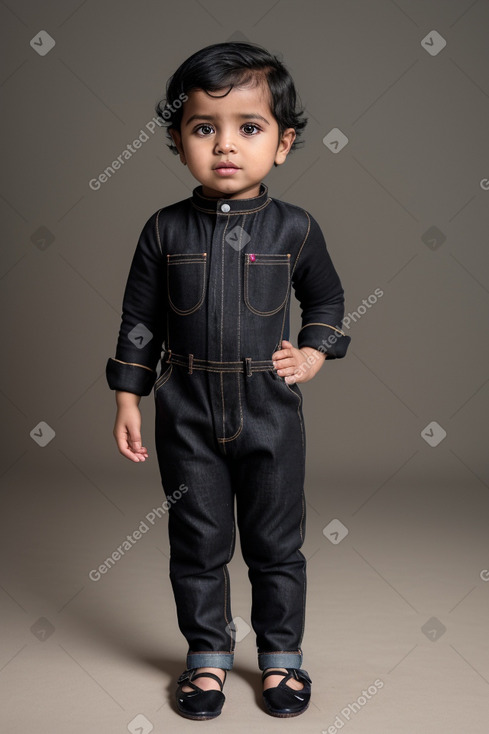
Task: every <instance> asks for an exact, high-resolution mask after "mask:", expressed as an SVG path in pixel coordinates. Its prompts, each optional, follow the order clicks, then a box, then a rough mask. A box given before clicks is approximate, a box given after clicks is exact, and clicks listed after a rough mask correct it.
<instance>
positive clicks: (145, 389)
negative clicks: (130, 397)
mask: <svg viewBox="0 0 489 734" xmlns="http://www.w3.org/2000/svg"><path fill="white" fill-rule="evenodd" d="M105 376H106V378H107V383H108V385H109V387H110V389H111V390H122V391H123V392H132V393H135V394H136V395H149V394H150V392H151V390H152V388H153V385H154V383H155V380H156V372H155V371H154V370H150V369H149V368H148V367H144V366H143V365H138V364H130V363H128V362H119V361H118V360H116V359H112V357H109V359H108V360H107V364H106V367H105Z"/></svg>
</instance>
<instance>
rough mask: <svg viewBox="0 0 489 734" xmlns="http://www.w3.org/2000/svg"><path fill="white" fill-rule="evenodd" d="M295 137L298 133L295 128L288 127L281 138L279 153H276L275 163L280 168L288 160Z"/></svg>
mask: <svg viewBox="0 0 489 734" xmlns="http://www.w3.org/2000/svg"><path fill="white" fill-rule="evenodd" d="M295 137H296V132H295V130H294V128H293V127H288V128H287V130H285V131H284V133H283V135H282V136H281V138H280V141H279V144H278V148H277V152H276V153H275V163H276V164H277V166H280V164H281V163H283V162H284V161H285V159H286V158H287V155H288V154H289V151H290V149H291V147H292V143H293V142H294V140H295Z"/></svg>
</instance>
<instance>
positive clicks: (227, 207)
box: [221, 204, 231, 214]
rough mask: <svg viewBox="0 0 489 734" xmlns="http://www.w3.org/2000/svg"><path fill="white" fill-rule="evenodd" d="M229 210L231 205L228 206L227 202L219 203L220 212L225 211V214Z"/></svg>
mask: <svg viewBox="0 0 489 734" xmlns="http://www.w3.org/2000/svg"><path fill="white" fill-rule="evenodd" d="M230 210H231V207H230V206H229V204H221V211H222V212H225V213H226V214H227V212H228V211H230Z"/></svg>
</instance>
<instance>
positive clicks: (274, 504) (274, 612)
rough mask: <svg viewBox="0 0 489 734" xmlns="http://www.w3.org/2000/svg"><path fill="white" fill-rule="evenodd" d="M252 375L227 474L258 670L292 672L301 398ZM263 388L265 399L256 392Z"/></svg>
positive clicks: (296, 660) (300, 521)
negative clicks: (231, 477) (236, 456)
mask: <svg viewBox="0 0 489 734" xmlns="http://www.w3.org/2000/svg"><path fill="white" fill-rule="evenodd" d="M259 377H260V380H256V381H255V382H254V383H253V390H251V380H253V379H254V378H255V375H253V377H252V378H250V383H249V388H250V389H249V391H248V392H249V394H248V396H247V411H248V413H249V414H250V415H249V416H248V417H249V418H250V419H251V418H253V420H252V422H250V425H253V431H249V432H247V433H245V434H244V435H243V441H242V443H241V450H240V460H239V464H238V465H237V467H236V469H235V488H236V495H237V519H238V526H239V530H240V541H241V549H242V554H243V558H244V560H245V562H246V564H247V566H248V569H249V570H248V574H249V578H250V581H251V584H252V612H251V621H252V625H253V628H254V630H255V633H256V638H257V647H258V661H259V666H260V668H261V669H262V670H263V669H265V668H268V667H294V668H300V667H301V664H302V650H301V642H302V637H303V633H304V620H305V600H306V559H305V557H304V555H303V554H302V553H301V551H300V548H301V546H302V544H303V541H304V533H305V500H304V472H305V435H304V430H303V418H302V412H301V395H300V391H299V390H298V389H297V388H293V389H291V388H289V387H287V386H286V385H285V384H284V383H283V382H281V383H278V382H277V378H274V377H271V376H270V375H269V374H267V375H266V376H265V375H260V376H259ZM265 387H266V388H267V389H270V390H271V393H272V394H271V395H270V394H268V395H266V394H264V393H263V388H265ZM260 388H261V389H260ZM262 405H266V409H265V410H264V409H263V408H262V407H261V406H262ZM271 428H273V429H274V430H270V429H271Z"/></svg>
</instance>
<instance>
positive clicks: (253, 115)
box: [185, 112, 270, 127]
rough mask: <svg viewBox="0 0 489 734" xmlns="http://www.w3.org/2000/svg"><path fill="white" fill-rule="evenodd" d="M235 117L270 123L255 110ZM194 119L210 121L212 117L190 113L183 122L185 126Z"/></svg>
mask: <svg viewBox="0 0 489 734" xmlns="http://www.w3.org/2000/svg"><path fill="white" fill-rule="evenodd" d="M236 117H239V118H241V119H242V120H261V121H262V122H264V123H265V124H266V125H270V123H269V122H268V120H266V119H265V118H264V117H262V116H261V115H258V114H257V113H255V112H251V113H250V114H249V115H248V114H245V113H241V114H238V115H236ZM194 120H209V121H211V122H212V121H213V120H214V117H213V116H212V115H192V116H191V117H189V118H188V120H187V122H186V123H185V127H186V126H187V125H190V123H191V122H194Z"/></svg>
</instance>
